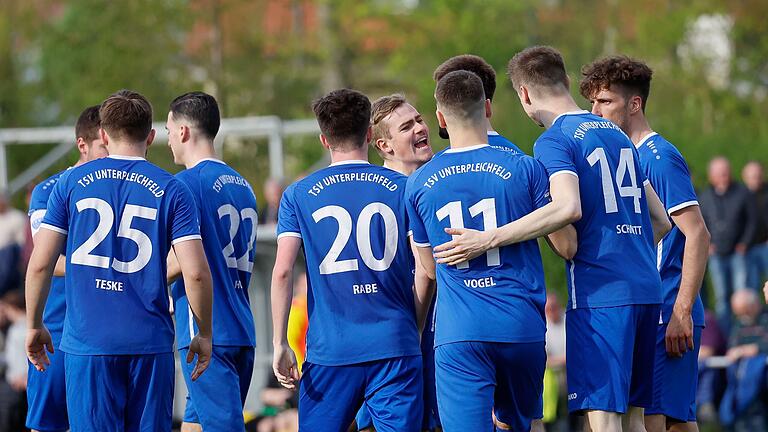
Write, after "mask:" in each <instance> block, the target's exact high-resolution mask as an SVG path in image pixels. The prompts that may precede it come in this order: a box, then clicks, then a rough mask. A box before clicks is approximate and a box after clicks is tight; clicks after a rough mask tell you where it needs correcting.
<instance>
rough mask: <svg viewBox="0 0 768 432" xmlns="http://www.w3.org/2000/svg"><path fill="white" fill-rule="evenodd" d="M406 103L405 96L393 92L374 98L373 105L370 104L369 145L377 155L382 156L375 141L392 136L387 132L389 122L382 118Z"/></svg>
mask: <svg viewBox="0 0 768 432" xmlns="http://www.w3.org/2000/svg"><path fill="white" fill-rule="evenodd" d="M407 103H408V102H407V101H406V100H405V96H403V95H402V94H400V93H394V94H391V95H389V96H382V97H380V98H378V99H376V100H375V101H374V102H373V105H371V129H372V134H371V145H372V146H373V148H375V149H376V152H377V153H379V156H381V157H384V155H383V154H382V153H381V150H379V147H378V146H377V145H376V141H378V140H380V139H390V138H392V134H390V133H389V124H387V122H386V121H384V119H385V118H386V117H387V116H389V115H390V114H392V113H393V112H394V111H395V110H396V109H398V108H400V107H401V106H403V105H405V104H407Z"/></svg>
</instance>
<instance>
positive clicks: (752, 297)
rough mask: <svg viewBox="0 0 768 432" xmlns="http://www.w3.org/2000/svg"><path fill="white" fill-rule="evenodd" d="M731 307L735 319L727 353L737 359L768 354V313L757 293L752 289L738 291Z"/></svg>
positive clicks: (734, 359) (734, 294)
mask: <svg viewBox="0 0 768 432" xmlns="http://www.w3.org/2000/svg"><path fill="white" fill-rule="evenodd" d="M731 309H732V310H733V316H734V321H733V324H732V326H731V335H730V337H729V338H728V346H729V348H728V353H727V354H726V355H727V356H728V357H729V358H730V359H731V360H733V361H736V360H739V359H741V358H744V357H753V356H756V355H758V354H768V314H766V313H765V310H764V309H763V305H762V304H761V303H760V299H759V297H758V295H757V293H756V292H755V291H753V290H751V289H750V290H739V291H736V292H735V293H733V297H732V298H731Z"/></svg>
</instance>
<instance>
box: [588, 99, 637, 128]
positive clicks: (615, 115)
mask: <svg viewBox="0 0 768 432" xmlns="http://www.w3.org/2000/svg"><path fill="white" fill-rule="evenodd" d="M590 102H591V103H592V114H594V115H598V116H600V117H603V118H606V119H608V120H610V121H612V122H614V123H616V124H617V125H618V126H619V127H620V128H621V129H622V130H623V131H624V132H627V128H628V127H629V112H630V106H629V100H628V99H627V98H626V97H624V95H623V94H621V93H620V92H617V91H614V90H610V89H603V90H600V91H599V92H597V94H595V96H594V97H593V98H592V100H590Z"/></svg>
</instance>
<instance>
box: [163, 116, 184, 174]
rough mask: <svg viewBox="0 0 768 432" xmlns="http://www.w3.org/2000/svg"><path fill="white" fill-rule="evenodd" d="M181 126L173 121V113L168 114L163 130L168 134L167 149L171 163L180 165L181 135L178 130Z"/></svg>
mask: <svg viewBox="0 0 768 432" xmlns="http://www.w3.org/2000/svg"><path fill="white" fill-rule="evenodd" d="M180 129H181V126H180V125H179V124H178V123H176V122H175V121H174V120H173V113H172V112H169V113H168V120H167V121H166V122H165V130H166V132H168V147H170V148H171V153H172V154H173V163H175V164H181V163H182V160H181V152H182V148H181V133H179V130H180Z"/></svg>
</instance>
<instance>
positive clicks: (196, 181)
mask: <svg viewBox="0 0 768 432" xmlns="http://www.w3.org/2000/svg"><path fill="white" fill-rule="evenodd" d="M176 178H177V179H179V180H181V181H182V182H184V184H186V185H187V186H189V190H190V191H191V192H192V196H193V197H194V199H195V209H196V210H197V214H198V218H199V219H200V233H201V235H202V237H203V248H204V249H205V256H206V258H207V259H208V265H209V266H210V268H211V277H212V279H213V318H212V325H213V344H214V345H225V346H254V345H256V334H255V330H254V327H253V314H252V313H251V305H250V301H249V299H248V284H249V283H250V281H251V270H252V269H253V259H254V256H255V254H256V253H255V250H254V246H255V245H256V225H257V221H258V216H257V214H256V197H255V196H254V195H253V190H252V189H251V185H250V184H249V183H248V181H246V180H245V179H244V178H243V177H242V176H241V175H240V174H238V173H237V171H235V170H233V169H232V168H230V167H229V166H228V165H227V164H225V163H224V162H222V161H220V160H217V159H204V160H202V161H200V162H199V163H198V164H197V165H195V166H193V167H192V168H189V169H186V170H184V171H182V172H180V173H178V174H176ZM171 292H172V293H173V298H174V301H175V302H176V341H177V343H178V345H179V348H184V347H186V346H189V342H190V341H191V340H192V337H194V335H195V334H196V333H197V326H196V324H195V321H194V319H193V316H192V313H191V311H190V308H189V301H188V300H187V294H186V291H185V288H184V280H183V279H181V280H179V281H178V282H176V283H175V284H173V286H172V287H171Z"/></svg>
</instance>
